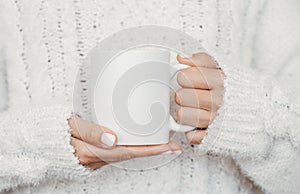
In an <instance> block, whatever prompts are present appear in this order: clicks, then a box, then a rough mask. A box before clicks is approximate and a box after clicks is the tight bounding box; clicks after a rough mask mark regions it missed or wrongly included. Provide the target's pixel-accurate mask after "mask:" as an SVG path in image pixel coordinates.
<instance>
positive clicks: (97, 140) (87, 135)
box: [68, 114, 117, 149]
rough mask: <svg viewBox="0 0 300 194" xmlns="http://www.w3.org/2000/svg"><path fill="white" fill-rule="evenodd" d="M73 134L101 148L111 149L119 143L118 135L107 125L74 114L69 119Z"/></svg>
mask: <svg viewBox="0 0 300 194" xmlns="http://www.w3.org/2000/svg"><path fill="white" fill-rule="evenodd" d="M68 123H69V126H70V127H71V135H72V136H73V137H75V138H77V139H80V140H83V141H85V142H87V143H89V144H92V145H94V146H97V147H100V148H106V149H111V148H113V147H115V145H116V143H117V135H116V134H115V133H114V132H113V131H111V130H109V129H108V128H106V127H103V126H99V125H96V124H93V123H90V122H88V121H85V120H83V119H81V118H80V117H79V116H77V115H75V114H73V115H72V116H71V118H70V119H69V120H68Z"/></svg>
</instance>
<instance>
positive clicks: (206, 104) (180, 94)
mask: <svg viewBox="0 0 300 194" xmlns="http://www.w3.org/2000/svg"><path fill="white" fill-rule="evenodd" d="M175 101H176V103H177V104H178V105H181V106H185V107H191V108H199V109H205V110H208V111H210V110H214V111H215V110H217V109H218V108H219V107H220V105H221V101H222V94H221V92H215V91H213V90H200V89H189V88H180V89H179V90H177V91H176V93H175Z"/></svg>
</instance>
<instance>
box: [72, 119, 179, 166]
mask: <svg viewBox="0 0 300 194" xmlns="http://www.w3.org/2000/svg"><path fill="white" fill-rule="evenodd" d="M68 123H69V126H70V128H71V135H72V139H71V144H72V145H73V146H74V148H75V155H76V156H77V157H78V159H79V161H80V163H81V164H83V165H85V166H86V167H88V168H90V169H97V168H100V167H102V166H104V165H106V164H108V163H110V162H118V161H123V160H129V159H132V158H137V157H145V156H152V155H158V154H162V153H166V152H167V153H173V152H175V151H178V152H181V147H180V145H178V144H177V143H175V142H172V141H170V142H169V143H168V144H162V145H149V146H116V144H117V136H116V134H115V133H114V132H113V131H111V130H110V129H107V128H106V127H102V126H99V125H96V124H93V123H90V122H88V121H85V120H83V119H81V118H80V117H79V116H77V115H75V114H73V115H72V116H71V118H70V119H68Z"/></svg>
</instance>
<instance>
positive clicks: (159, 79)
mask: <svg viewBox="0 0 300 194" xmlns="http://www.w3.org/2000/svg"><path fill="white" fill-rule="evenodd" d="M93 55H94V56H91V59H90V60H91V61H90V62H91V63H92V64H93V66H103V65H104V64H101V56H104V55H105V52H104V53H97V52H96V53H95V52H94V53H93ZM179 67H181V68H182V66H180V65H175V66H172V65H170V52H169V51H167V50H162V49H159V48H157V49H154V48H151V49H135V50H129V51H126V52H123V53H122V54H120V55H118V56H116V57H115V58H114V59H113V60H111V61H110V62H109V63H107V64H105V67H104V66H103V67H101V69H102V71H101V72H100V74H99V73H98V75H97V79H96V80H95V85H94V87H93V94H92V104H93V105H92V107H93V108H94V111H92V112H93V119H94V121H96V122H97V123H98V124H100V125H102V126H105V127H107V128H109V129H111V130H113V131H114V132H115V133H116V134H117V136H118V145H151V144H165V143H168V142H169V132H170V130H174V131H180V132H185V131H189V130H192V129H194V127H191V126H186V125H180V124H177V123H176V122H175V121H174V119H173V118H172V117H171V116H170V113H169V107H170V87H172V86H170V80H171V78H172V76H174V75H175V74H176V72H177V71H178V69H179Z"/></svg>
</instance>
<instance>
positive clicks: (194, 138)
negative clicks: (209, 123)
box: [185, 129, 207, 144]
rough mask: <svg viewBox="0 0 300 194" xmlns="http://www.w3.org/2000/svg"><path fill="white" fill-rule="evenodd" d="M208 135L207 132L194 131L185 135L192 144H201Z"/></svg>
mask: <svg viewBox="0 0 300 194" xmlns="http://www.w3.org/2000/svg"><path fill="white" fill-rule="evenodd" d="M206 134H207V130H199V129H196V130H193V131H189V132H186V133H185V136H186V139H187V141H188V142H189V143H190V144H200V143H201V142H202V140H203V139H204V137H205V136H206Z"/></svg>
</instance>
